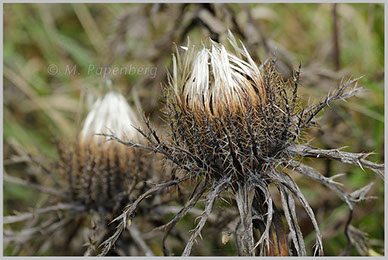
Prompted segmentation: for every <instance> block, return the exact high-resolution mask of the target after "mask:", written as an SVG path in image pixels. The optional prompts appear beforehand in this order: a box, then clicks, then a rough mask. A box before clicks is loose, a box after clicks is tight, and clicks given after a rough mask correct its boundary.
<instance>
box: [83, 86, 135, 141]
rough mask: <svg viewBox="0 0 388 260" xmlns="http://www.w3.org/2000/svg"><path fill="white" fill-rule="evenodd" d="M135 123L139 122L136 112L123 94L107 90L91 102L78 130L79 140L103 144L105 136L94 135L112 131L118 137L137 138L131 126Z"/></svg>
mask: <svg viewBox="0 0 388 260" xmlns="http://www.w3.org/2000/svg"><path fill="white" fill-rule="evenodd" d="M137 125H139V124H138V119H137V117H136V114H135V112H134V111H133V110H132V108H131V107H130V106H129V105H128V103H127V101H126V100H125V98H124V97H123V95H121V94H119V93H116V92H108V93H107V94H106V95H105V96H104V97H103V98H99V99H97V100H96V102H95V103H94V104H93V107H92V109H91V111H90V112H89V114H88V115H87V117H86V119H85V122H84V125H83V128H82V130H81V132H80V142H81V143H83V142H85V141H86V142H89V141H96V142H97V143H98V144H99V145H103V143H105V142H106V137H104V136H99V135H96V134H101V133H103V134H111V133H114V134H115V135H116V136H117V137H119V138H130V139H139V134H138V131H137V130H136V129H135V128H134V127H133V126H137ZM109 143H110V142H108V143H106V144H105V146H108V145H109Z"/></svg>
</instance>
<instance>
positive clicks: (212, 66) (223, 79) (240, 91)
mask: <svg viewBox="0 0 388 260" xmlns="http://www.w3.org/2000/svg"><path fill="white" fill-rule="evenodd" d="M233 39H234V38H233ZM231 43H232V44H233V46H234V47H235V54H234V53H232V52H229V51H227V50H226V48H225V47H224V46H223V45H221V44H218V43H216V42H214V41H211V40H210V47H209V48H207V47H205V46H203V48H202V50H200V51H199V52H197V53H195V47H194V46H189V47H188V48H189V49H188V50H187V51H186V54H185V58H184V59H183V60H180V59H179V57H178V64H177V61H176V59H175V57H174V64H175V66H174V76H175V78H174V79H173V81H174V82H173V85H174V88H175V93H176V95H177V96H178V97H179V102H180V103H181V106H182V107H183V108H184V109H187V110H189V111H191V112H193V113H195V114H196V115H197V116H198V115H200V114H205V115H206V116H208V117H210V118H212V117H220V116H225V114H226V110H229V112H230V113H238V114H241V113H242V112H243V111H245V109H246V103H250V104H251V105H257V104H260V105H265V97H266V91H265V88H264V86H263V79H262V77H261V74H260V71H259V69H258V67H257V66H256V64H255V63H254V61H253V60H252V58H251V57H250V55H249V53H248V52H247V50H246V49H245V47H244V49H243V50H242V49H240V48H239V47H238V46H237V44H236V42H235V41H232V40H231ZM182 66H184V69H183V71H182V70H181V71H180V72H178V70H179V67H182ZM178 73H179V74H180V75H179V77H180V79H178V78H177V74H178Z"/></svg>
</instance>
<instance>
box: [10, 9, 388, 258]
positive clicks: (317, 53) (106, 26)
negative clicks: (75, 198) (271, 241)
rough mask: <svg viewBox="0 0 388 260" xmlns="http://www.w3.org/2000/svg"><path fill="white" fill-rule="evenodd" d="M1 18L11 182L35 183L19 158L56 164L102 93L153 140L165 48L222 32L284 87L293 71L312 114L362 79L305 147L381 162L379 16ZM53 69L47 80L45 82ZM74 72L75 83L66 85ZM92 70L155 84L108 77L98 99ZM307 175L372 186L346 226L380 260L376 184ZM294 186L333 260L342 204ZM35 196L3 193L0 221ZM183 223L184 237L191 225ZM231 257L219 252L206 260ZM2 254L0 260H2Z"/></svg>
mask: <svg viewBox="0 0 388 260" xmlns="http://www.w3.org/2000/svg"><path fill="white" fill-rule="evenodd" d="M203 10H205V11H203ZM335 13H336V14H335ZM3 15H4V21H3V24H4V50H3V54H4V61H3V66H4V78H3V86H4V90H3V91H4V92H3V93H4V104H3V113H4V147H3V151H4V169H5V171H6V172H7V174H9V175H13V176H18V177H22V178H33V174H32V173H31V172H29V171H28V169H27V168H28V167H27V163H26V160H25V159H26V158H25V151H26V152H28V153H30V154H32V155H33V156H38V157H41V158H50V159H55V158H56V157H57V154H56V150H55V149H54V146H53V144H52V137H55V138H58V139H69V140H71V139H72V138H74V137H75V136H76V134H77V131H78V130H79V128H80V125H81V123H82V118H83V117H84V115H85V111H86V110H85V108H87V107H88V104H90V103H91V98H90V97H95V96H98V95H100V94H101V93H104V92H106V91H107V89H109V88H113V89H114V90H117V91H121V92H122V93H123V94H124V95H125V96H126V98H127V99H128V101H129V102H130V103H131V104H132V105H134V106H136V107H140V108H141V110H144V112H145V113H146V114H148V115H150V116H151V119H152V120H153V122H154V124H155V125H157V126H159V127H161V128H162V127H163V124H162V121H161V120H160V116H161V113H160V109H161V108H162V107H163V104H162V103H161V102H160V99H161V91H160V84H161V83H162V82H166V68H168V69H170V68H171V53H172V52H174V50H175V46H174V44H173V43H176V44H177V45H184V44H185V43H186V39H187V36H189V37H190V40H191V42H194V43H196V44H197V45H200V40H205V39H206V37H208V36H211V37H212V38H215V39H216V40H219V41H221V42H225V38H226V28H230V29H231V31H232V32H233V33H234V34H235V36H236V37H237V38H239V39H242V40H243V42H244V44H245V45H246V46H247V48H248V50H249V52H250V53H251V54H252V56H253V57H254V58H255V59H256V60H257V61H258V60H259V59H260V60H261V61H263V60H265V59H266V58H267V57H269V56H270V55H271V54H275V55H276V56H277V57H278V59H279V63H280V65H279V70H280V72H281V73H282V74H283V75H284V77H285V78H287V77H289V76H290V71H291V69H292V66H298V65H299V63H301V64H302V85H303V87H302V88H300V92H301V93H300V95H301V96H302V97H303V98H304V100H305V102H310V103H313V102H318V101H319V100H321V99H322V98H324V96H325V95H326V93H327V92H328V91H330V89H334V88H335V87H336V86H338V84H339V82H340V80H341V79H342V78H344V79H347V78H349V77H351V76H352V77H359V76H362V75H363V76H364V77H363V78H362V79H361V80H360V83H359V84H360V85H361V86H362V87H363V88H364V90H365V91H364V92H363V93H361V94H360V95H358V96H357V97H353V98H351V99H350V100H349V101H348V102H347V103H345V102H337V103H335V104H333V105H332V106H331V108H332V109H330V108H326V110H325V113H322V114H320V116H321V117H320V121H319V124H320V127H321V128H320V129H313V130H311V131H310V132H309V137H308V139H312V145H314V146H318V147H322V148H338V147H343V146H347V148H346V149H345V150H346V151H350V152H370V151H374V152H375V153H376V154H375V155H373V156H371V157H370V158H369V159H370V160H371V161H376V162H379V163H383V162H384V5H383V4H338V5H337V6H336V7H334V5H333V4H202V5H200V4H78V3H77V4H5V5H4V13H3ZM335 20H336V23H337V25H336V27H337V29H334V28H335V22H334V21H335ZM335 31H337V38H336V37H335V36H334V35H335ZM336 45H337V46H338V47H337V48H336V47H335V46H336ZM53 64H54V65H55V66H56V67H55V68H57V69H58V70H57V72H56V73H53V71H48V69H50V66H53ZM74 66H76V72H75V73H70V75H69V73H65V72H66V68H73V67H74ZM90 66H112V67H123V66H125V67H131V66H132V67H135V68H141V67H142V68H157V73H156V74H155V75H150V74H145V75H144V73H143V75H139V74H127V75H112V76H111V77H110V78H109V80H110V81H111V82H112V86H111V87H107V84H108V85H109V83H107V82H108V81H109V80H108V79H107V78H104V77H102V76H101V75H98V73H96V72H92V73H88V70H89V72H90V68H91V67H90ZM51 68H52V67H51ZM55 68H54V72H55ZM306 163H308V164H310V165H312V166H314V167H315V168H317V169H318V170H320V172H322V173H323V174H326V175H328V176H330V175H335V174H338V173H346V176H345V177H341V179H339V180H340V181H341V182H342V183H344V184H345V186H344V187H345V190H347V191H352V190H356V189H358V188H361V187H363V186H365V185H366V184H368V183H369V182H370V181H374V182H375V184H374V186H373V188H372V190H371V191H370V195H373V196H376V197H377V199H375V200H371V201H366V202H362V203H360V204H359V205H358V206H357V207H356V209H355V213H354V218H353V222H352V224H353V225H354V226H355V227H357V228H358V229H360V230H362V231H364V232H367V233H368V237H369V246H370V252H369V254H370V255H374V254H376V255H378V254H383V253H384V252H383V249H384V183H383V182H382V181H381V180H380V179H379V178H378V177H377V176H376V175H375V174H373V173H372V172H371V171H369V170H366V172H363V171H362V170H361V169H360V168H357V167H351V166H347V165H341V164H339V163H336V162H333V163H328V162H326V161H324V160H322V161H319V160H315V161H309V160H306ZM293 177H294V178H295V179H296V181H297V183H298V184H299V185H300V187H301V189H302V191H303V193H304V194H305V196H306V197H307V199H308V200H309V202H310V203H311V205H312V207H313V209H314V211H315V213H316V215H317V218H318V223H319V224H320V227H321V229H322V230H321V231H322V233H323V238H324V247H325V252H326V254H327V255H338V254H339V252H340V251H341V250H342V249H343V248H345V247H346V238H345V235H344V233H343V228H344V222H345V221H346V218H347V214H348V211H347V208H346V206H345V204H344V203H343V202H342V201H340V200H339V199H338V198H337V197H336V196H335V195H334V194H332V193H330V192H328V191H327V190H326V189H324V188H323V187H322V186H321V185H319V184H316V183H311V181H309V180H306V179H303V178H300V176H297V175H295V176H293ZM44 196H45V195H41V194H39V193H36V192H35V191H32V190H28V189H25V188H23V187H21V186H18V185H16V184H11V183H7V182H5V183H4V197H3V198H4V204H3V205H4V211H3V212H4V215H9V214H12V212H13V211H14V210H18V211H25V210H26V209H27V208H28V207H36V206H37V205H40V204H41V203H43V201H45V197H44ZM301 218H302V222H301V226H302V231H303V233H304V235H305V238H306V242H308V243H309V244H308V245H307V246H309V245H310V246H311V245H312V243H313V242H314V241H313V238H314V236H313V234H312V233H313V232H312V229H311V227H310V224H306V225H305V227H304V223H305V222H306V223H307V222H308V218H307V216H303V215H301ZM303 218H304V219H303ZM185 221H186V222H185V223H187V225H192V219H186V220H185ZM5 228H6V227H5ZM310 232H311V234H310ZM234 250H235V249H233V248H230V246H225V247H224V248H219V249H214V251H213V254H215V255H217V254H220V255H228V254H231V255H232V254H234V253H235V252H234ZM12 252H13V251H12V248H11V247H5V248H4V254H5V255H12ZM21 254H22V253H21ZM45 254H47V255H50V254H54V252H51V251H50V249H47V252H46V253H45ZM352 254H354V255H357V254H358V253H357V251H356V250H353V252H352Z"/></svg>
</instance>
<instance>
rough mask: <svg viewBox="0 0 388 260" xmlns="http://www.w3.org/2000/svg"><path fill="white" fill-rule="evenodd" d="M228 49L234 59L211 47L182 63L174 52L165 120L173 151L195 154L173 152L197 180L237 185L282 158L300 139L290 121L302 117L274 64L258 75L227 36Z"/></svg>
mask: <svg viewBox="0 0 388 260" xmlns="http://www.w3.org/2000/svg"><path fill="white" fill-rule="evenodd" d="M229 42H230V43H231V45H232V46H233V48H234V52H235V53H231V52H229V51H227V50H226V48H225V47H224V46H223V45H221V44H219V43H215V42H213V41H211V40H210V45H211V46H210V48H206V47H204V48H203V49H202V50H200V51H198V52H196V51H195V48H194V46H189V47H188V48H187V49H186V52H185V54H184V56H183V57H182V58H181V56H180V55H179V52H177V58H175V57H174V58H173V59H174V68H173V75H172V76H171V77H170V86H169V87H167V91H168V92H170V93H171V94H170V95H169V98H168V104H167V114H168V115H169V116H170V118H169V119H170V122H171V125H172V126H173V127H174V128H173V129H172V131H173V135H174V142H175V145H178V146H179V145H183V144H184V147H185V148H186V149H187V150H188V151H190V153H192V154H194V155H196V156H195V157H194V156H188V155H187V154H186V155H183V154H182V153H181V152H179V154H180V155H181V156H182V159H181V160H182V161H187V162H190V163H192V164H194V165H196V166H197V167H196V168H197V169H198V172H201V174H208V175H209V176H212V177H214V176H218V177H224V176H227V175H230V174H231V175H234V177H233V179H234V180H236V179H239V178H245V177H246V176H248V175H249V174H248V172H250V174H254V175H256V176H261V175H263V174H264V173H263V171H262V169H263V168H265V167H266V166H268V165H272V164H273V159H275V158H285V157H286V154H285V153H284V151H285V148H286V147H287V146H288V145H290V144H291V143H292V142H293V141H294V140H295V139H296V138H297V137H298V135H299V128H298V125H297V122H296V120H295V118H297V117H298V116H299V117H303V115H299V113H300V111H301V109H300V107H299V99H298V97H297V93H296V88H297V84H296V83H295V84H294V83H293V82H291V81H284V80H283V79H282V78H281V77H280V76H279V75H278V73H277V72H276V70H275V68H274V64H271V63H269V64H267V65H266V66H264V67H263V68H262V71H260V70H259V68H258V67H257V65H256V64H255V63H254V61H253V60H252V58H251V57H250V55H249V53H248V52H247V50H246V49H245V47H244V45H242V47H241V48H240V47H239V46H238V45H237V42H236V40H235V38H234V37H233V35H230V38H229ZM297 76H298V75H297ZM171 90H173V91H171ZM230 155H231V156H230ZM188 164H189V163H188Z"/></svg>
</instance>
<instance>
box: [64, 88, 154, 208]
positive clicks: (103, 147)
mask: <svg viewBox="0 0 388 260" xmlns="http://www.w3.org/2000/svg"><path fill="white" fill-rule="evenodd" d="M137 125H138V120H137V117H136V114H135V112H134V111H133V110H132V108H131V107H130V106H129V105H128V103H127V101H126V100H125V98H124V97H123V96H122V95H121V94H119V93H115V92H108V93H107V94H106V95H105V96H104V97H103V98H99V99H97V100H96V102H95V103H94V105H93V107H92V109H91V111H90V112H89V113H88V115H87V117H86V119H85V122H84V125H83V128H82V130H81V131H80V134H79V136H78V142H77V143H76V144H75V145H74V147H73V148H72V149H68V148H67V149H66V148H65V149H64V150H63V152H62V167H63V168H64V169H65V172H66V175H67V178H68V182H69V186H70V193H71V194H72V196H73V199H75V200H77V201H80V202H81V203H82V204H84V205H87V206H88V207H90V208H94V209H103V210H104V211H106V212H107V213H113V212H112V211H116V210H119V209H120V207H121V206H122V203H123V201H127V199H128V198H127V197H126V195H125V194H126V193H127V192H129V187H130V186H131V185H130V184H131V183H132V184H134V182H137V181H138V180H145V179H147V178H149V177H150V175H149V173H148V170H149V169H150V167H152V166H151V165H152V164H151V163H150V162H147V163H146V158H148V157H147V154H145V153H146V152H144V151H137V150H134V149H131V148H128V147H125V146H124V145H122V144H119V143H116V142H110V141H109V140H108V138H107V137H105V136H102V135H98V134H104V133H114V134H117V135H118V136H120V137H121V138H122V139H126V140H127V139H129V140H132V141H137V142H141V137H140V135H139V134H138V131H137V130H136V129H135V127H136V126H137ZM139 176H140V177H139Z"/></svg>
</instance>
